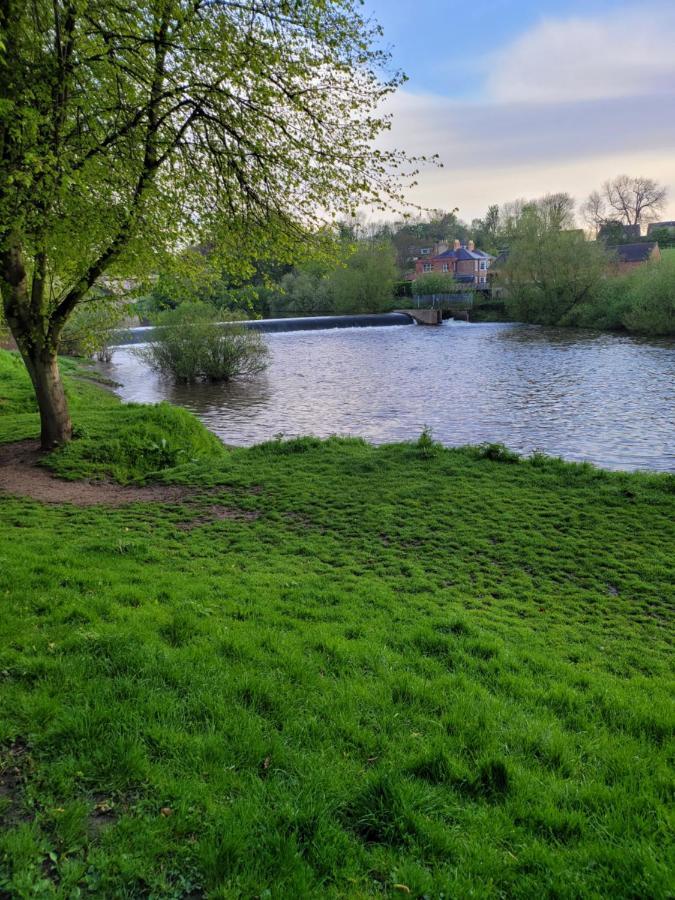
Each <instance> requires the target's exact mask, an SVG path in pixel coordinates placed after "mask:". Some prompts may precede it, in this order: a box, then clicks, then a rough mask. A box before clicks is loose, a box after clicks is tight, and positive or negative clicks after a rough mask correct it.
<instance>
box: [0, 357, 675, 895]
mask: <svg viewBox="0 0 675 900" xmlns="http://www.w3.org/2000/svg"><path fill="white" fill-rule="evenodd" d="M8 360H10V357H9V354H6V353H5V354H0V376H1V378H0V435H1V437H0V439H1V440H10V439H12V437H14V436H16V437H24V436H26V435H27V434H34V433H36V431H37V419H36V416H35V413H34V412H33V411H32V400H31V398H30V393H29V392H28V391H27V390H26V384H25V380H24V376H23V373H22V371H21V369H20V367H18V366H15V365H14V364H13V363H11V361H8ZM71 368H72V367H71ZM69 391H70V395H71V399H72V403H73V408H74V411H75V416H74V418H75V422H76V427H77V429H78V433H79V434H80V435H82V436H81V437H80V438H79V439H78V440H77V441H76V442H75V443H74V444H73V445H72V447H70V448H68V449H67V450H66V451H64V452H62V453H60V454H55V455H54V456H53V457H52V460H51V461H52V464H53V465H54V466H55V467H56V469H57V471H59V472H61V473H62V474H64V475H66V476H68V477H70V478H72V477H75V476H76V475H77V474H78V473H85V474H87V475H88V476H92V475H96V474H99V475H100V474H103V473H106V472H108V473H113V474H114V475H115V476H116V477H117V478H118V479H120V480H127V481H128V480H134V479H137V478H140V477H144V476H147V475H148V473H149V472H150V471H151V470H152V469H153V468H154V469H156V470H158V471H157V474H156V475H154V476H153V477H154V478H155V479H160V480H163V481H167V482H182V483H185V484H189V485H192V486H193V489H191V491H190V493H189V494H188V496H186V497H185V498H184V499H183V500H182V501H180V502H178V503H176V502H174V503H165V504H161V503H160V504H154V505H152V504H145V505H143V504H132V505H130V506H125V507H120V508H116V509H107V508H99V507H90V508H77V507H74V506H68V505H62V506H58V505H52V506H43V505H41V504H39V503H37V502H33V501H30V500H25V499H7V498H3V499H0V603H1V614H0V771H2V773H3V783H2V786H0V820H1V821H2V832H1V834H0V896H7V897H26V898H33V897H53V896H56V897H64V898H75V897H87V896H94V897H104V898H118V897H119V898H135V897H150V898H197V897H201V896H206V897H214V898H215V897H217V898H236V897H242V898H253V897H259V898H304V897H321V898H323V897H328V898H330V897H349V898H364V897H372V896H385V897H387V896H391V897H394V896H404V895H409V896H413V897H429V898H442V897H444V898H464V897H469V896H473V897H532V898H541V897H556V898H567V897H569V898H572V897H575V898H587V897H611V898H641V897H644V898H666V897H672V896H673V890H674V888H675V885H674V883H673V879H672V871H673V862H674V860H673V853H672V846H673V845H672V843H671V834H670V832H669V821H668V815H669V808H671V807H670V804H671V803H672V790H673V777H672V775H673V772H672V751H673V743H672V727H673V702H672V701H673V693H672V688H673V656H672V638H673V630H672V625H673V621H672V620H673V616H672V611H673V606H672V602H673V592H672V585H673V574H674V573H673V568H674V565H673V559H674V554H673V548H674V545H675V543H674V537H675V534H674V527H673V521H674V518H675V517H674V515H673V514H674V512H675V494H674V493H673V479H672V478H669V477H668V476H656V475H655V476H649V475H628V474H618V473H614V474H611V473H606V472H602V471H599V470H597V469H594V468H592V467H590V466H585V465H569V464H565V463H562V462H560V461H556V460H551V459H546V458H539V457H537V458H535V459H533V460H530V461H524V460H521V461H513V460H512V459H511V457H510V456H509V455H508V454H505V453H503V452H501V451H500V450H499V449H498V448H488V449H483V450H479V449H466V450H443V449H441V448H438V447H436V446H435V445H433V444H431V445H430V444H429V442H428V441H426V440H424V439H422V440H420V442H419V443H418V444H408V445H398V446H387V447H379V448H376V447H373V446H370V445H368V444H365V443H362V442H360V441H355V440H351V441H345V440H336V439H333V440H328V441H323V442H321V441H318V440H313V439H304V440H299V441H292V442H273V443H271V444H267V445H261V446H259V447H256V448H252V449H248V450H246V449H239V450H232V451H230V450H225V449H223V448H221V447H220V446H218V445H216V444H215V443H214V442H213V441H212V440H211V439H210V437H209V436H208V435H207V434H206V433H205V432H203V430H202V429H201V427H200V426H198V425H197V424H196V423H194V420H191V419H189V417H188V416H187V414H184V413H181V412H180V411H178V412H176V411H173V410H172V409H171V408H170V407H166V406H162V407H158V408H154V410H153V409H149V408H139V407H131V408H125V407H122V406H121V405H120V404H117V403H116V401H115V400H114V398H113V397H112V396H111V395H110V394H108V393H105V392H103V391H101V390H100V389H98V388H95V387H93V386H91V385H87V384H85V383H83V382H81V381H78V380H76V379H75V378H73V377H72V376H71V379H70V381H69ZM139 409H140V410H141V411H140V412H139ZM163 440H164V442H165V443H164V444H162V441H163ZM157 448H159V449H157ZM153 454H154V455H153ZM148 457H149V460H150V461H148ZM491 457H493V458H491ZM3 891H4V893H3Z"/></svg>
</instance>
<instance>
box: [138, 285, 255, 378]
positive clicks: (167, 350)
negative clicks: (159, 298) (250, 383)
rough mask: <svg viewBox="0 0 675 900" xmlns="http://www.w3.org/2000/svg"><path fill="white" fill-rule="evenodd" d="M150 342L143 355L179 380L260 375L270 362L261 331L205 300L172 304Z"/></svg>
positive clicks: (142, 352) (141, 353)
mask: <svg viewBox="0 0 675 900" xmlns="http://www.w3.org/2000/svg"><path fill="white" fill-rule="evenodd" d="M157 325H158V326H159V327H158V328H157V330H156V331H155V333H154V336H153V338H152V340H151V342H150V344H149V345H148V347H146V348H143V349H141V350H139V351H138V352H139V355H141V356H142V357H143V359H144V360H145V361H146V362H147V363H148V365H150V366H151V368H153V369H155V370H156V371H158V372H161V373H162V374H163V375H170V376H171V377H172V378H174V379H175V380H176V381H183V382H191V381H199V380H205V381H230V380H231V379H233V378H242V377H248V376H251V375H256V374H258V373H260V372H262V371H264V369H265V368H266V366H267V355H268V350H267V346H266V344H265V342H264V340H263V338H262V337H261V335H260V334H259V333H258V332H256V331H250V330H249V329H247V328H245V327H244V326H242V325H237V324H236V321H234V320H231V321H229V322H227V324H226V325H223V324H222V314H221V313H219V312H218V311H217V310H216V309H214V308H213V307H212V306H209V305H207V304H205V303H185V304H183V305H182V306H179V307H177V308H176V309H171V310H167V311H166V312H164V313H163V314H162V315H161V316H160V317H159V318H158V320H157Z"/></svg>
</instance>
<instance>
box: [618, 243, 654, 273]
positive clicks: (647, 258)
mask: <svg viewBox="0 0 675 900" xmlns="http://www.w3.org/2000/svg"><path fill="white" fill-rule="evenodd" d="M608 249H609V250H611V251H612V252H613V253H614V255H615V257H616V261H617V269H618V270H619V272H630V271H631V269H634V268H635V267H636V266H641V265H644V263H646V262H652V261H655V260H659V259H661V250H660V249H659V245H658V243H657V242H656V241H641V242H640V243H639V244H617V245H616V246H615V247H608Z"/></svg>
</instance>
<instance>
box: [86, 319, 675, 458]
mask: <svg viewBox="0 0 675 900" xmlns="http://www.w3.org/2000/svg"><path fill="white" fill-rule="evenodd" d="M265 340H266V342H267V344H268V346H269V349H270V365H269V368H268V369H267V371H266V372H265V373H264V374H263V375H260V376H258V377H256V378H255V379H253V380H250V381H239V382H232V383H230V384H194V385H176V384H173V383H172V382H171V381H169V380H167V379H164V378H162V377H160V376H158V375H155V374H154V373H153V372H151V371H149V370H148V368H147V366H146V365H145V363H143V362H142V361H141V360H140V359H139V358H138V356H137V355H136V353H135V351H134V349H133V348H132V347H119V348H117V349H116V350H115V351H114V354H113V358H112V361H111V363H110V364H108V365H102V366H101V368H102V369H103V371H104V373H105V374H106V375H107V376H108V377H109V378H112V379H114V380H115V381H116V382H118V383H119V384H120V387H119V388H118V393H119V395H120V396H121V397H122V399H123V400H125V401H136V402H144V403H146V402H150V403H154V402H157V401H159V400H169V401H171V402H172V403H175V404H177V405H179V406H184V407H186V408H187V409H189V410H191V411H192V412H194V413H195V414H196V415H197V416H198V417H199V418H200V419H201V420H202V421H203V422H204V424H205V425H206V426H207V427H208V428H210V429H211V430H212V431H213V432H215V433H216V434H217V435H218V436H219V437H220V438H222V440H223V441H225V442H226V443H228V444H237V445H250V444H254V443H257V442H259V441H264V440H269V439H270V438H272V437H274V436H275V435H279V434H283V435H284V436H285V437H292V436H296V435H303V434H314V435H318V436H320V437H325V436H328V435H331V434H340V435H359V436H361V437H364V438H366V439H368V440H370V441H374V442H376V443H383V442H390V441H403V440H413V439H415V438H417V436H418V435H419V433H420V431H421V430H422V428H424V427H425V426H426V427H428V428H430V429H431V431H432V433H433V436H434V438H435V439H436V440H438V441H441V442H442V443H444V444H447V445H449V446H458V445H461V444H476V443H482V442H484V441H490V442H493V441H500V442H502V443H504V444H506V445H507V446H508V447H510V448H512V449H514V450H517V451H520V452H523V453H529V452H531V451H533V450H541V451H543V452H545V453H549V454H552V455H555V456H562V457H564V458H565V459H569V460H588V461H590V462H592V463H595V464H597V465H599V466H604V467H605V468H611V469H652V470H661V471H675V423H674V419H675V391H674V386H675V342H674V341H672V340H659V339H647V338H644V339H643V338H637V337H632V336H627V335H616V334H601V333H596V332H584V331H573V330H567V329H556V328H543V327H540V326H528V325H517V324H510V323H507V324H504V323H495V324H493V323H490V324H466V323H455V322H452V321H450V322H446V323H444V324H443V325H442V326H441V327H438V328H429V327H422V326H407V327H404V326H401V327H377V328H350V329H339V330H321V331H302V332H290V333H278V334H267V335H265Z"/></svg>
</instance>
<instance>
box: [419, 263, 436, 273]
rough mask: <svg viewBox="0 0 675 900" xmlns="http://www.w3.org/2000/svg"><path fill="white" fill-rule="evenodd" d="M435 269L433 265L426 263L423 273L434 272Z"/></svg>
mask: <svg viewBox="0 0 675 900" xmlns="http://www.w3.org/2000/svg"><path fill="white" fill-rule="evenodd" d="M433 269H434V267H433V266H432V265H431V263H424V265H423V266H422V271H423V272H433Z"/></svg>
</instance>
